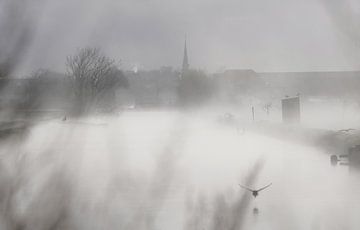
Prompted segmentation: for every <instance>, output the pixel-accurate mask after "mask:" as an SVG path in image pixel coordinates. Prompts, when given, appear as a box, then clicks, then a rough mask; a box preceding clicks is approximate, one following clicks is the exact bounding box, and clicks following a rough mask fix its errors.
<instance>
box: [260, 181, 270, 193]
mask: <svg viewBox="0 0 360 230" xmlns="http://www.w3.org/2000/svg"><path fill="white" fill-rule="evenodd" d="M270 185H272V183H270V184H268V185H266V186H265V187H262V188H260V189H258V190H256V191H258V192H260V191H261V190H264V189H266V188H267V187H269V186H270Z"/></svg>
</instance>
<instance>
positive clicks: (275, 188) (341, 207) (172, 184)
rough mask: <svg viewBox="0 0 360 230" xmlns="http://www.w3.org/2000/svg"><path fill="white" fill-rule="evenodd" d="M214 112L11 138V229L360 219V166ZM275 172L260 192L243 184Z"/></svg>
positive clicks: (38, 129)
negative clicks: (335, 161) (354, 168)
mask: <svg viewBox="0 0 360 230" xmlns="http://www.w3.org/2000/svg"><path fill="white" fill-rule="evenodd" d="M209 113H210V114H215V113H216V111H207V113H203V112H201V113H199V112H197V113H195V114H194V113H191V112H176V111H143V112H126V113H124V114H122V115H121V116H119V117H108V118H104V117H102V118H99V117H98V118H88V119H86V120H83V121H82V122H79V121H75V120H74V121H66V122H63V121H48V122H41V123H39V124H37V125H35V126H34V127H32V128H31V129H30V130H29V131H28V132H27V133H26V134H24V135H21V136H15V137H12V138H10V139H8V140H7V141H6V142H4V143H3V144H2V147H1V159H2V167H1V170H2V173H1V175H2V176H1V182H0V183H2V186H1V187H2V191H1V194H2V199H1V205H2V207H3V208H4V209H2V210H4V211H5V212H4V211H3V212H2V217H1V220H2V221H1V222H2V225H3V226H4V227H3V229H7V228H5V226H6V225H7V226H12V227H10V228H8V229H15V227H16V229H18V227H22V228H23V229H119V228H126V229H169V228H171V229H204V228H211V229H212V228H214V229H218V228H219V227H221V228H224V229H289V228H291V229H339V228H340V229H357V228H358V227H359V224H360V223H359V222H358V219H357V214H356V213H357V211H358V210H359V208H360V206H359V205H360V200H359V197H358V195H357V194H358V192H359V190H360V184H359V182H358V179H357V178H358V173H357V172H353V173H351V174H350V173H349V169H348V168H347V167H346V166H344V167H336V168H334V167H332V166H331V165H330V162H329V156H328V155H327V154H325V153H324V152H323V151H321V150H320V149H318V148H315V147H313V146H311V145H305V144H300V143H297V142H292V141H288V140H282V139H279V138H273V137H271V136H267V135H264V134H262V133H257V132H254V131H253V130H251V129H245V128H244V130H242V131H241V132H239V130H238V129H237V128H236V127H232V126H227V125H225V126H224V125H223V124H221V123H218V122H217V121H216V119H211V118H210V116H209ZM203 115H205V116H203ZM204 117H205V118H204ZM14 142H15V143H16V144H14ZM270 182H272V183H273V184H272V186H270V187H269V188H268V189H267V190H265V191H262V192H261V193H260V195H259V197H257V198H256V199H254V198H253V197H251V195H250V193H248V191H246V190H243V189H241V188H240V187H239V186H238V184H246V185H247V186H251V187H261V186H264V185H265V184H268V183H270ZM254 208H257V209H258V213H254Z"/></svg>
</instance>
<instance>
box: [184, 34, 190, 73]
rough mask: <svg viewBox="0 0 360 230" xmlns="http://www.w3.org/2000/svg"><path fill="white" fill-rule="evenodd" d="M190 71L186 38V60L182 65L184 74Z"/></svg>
mask: <svg viewBox="0 0 360 230" xmlns="http://www.w3.org/2000/svg"><path fill="white" fill-rule="evenodd" d="M188 70H189V59H188V55H187V47H186V38H185V47H184V58H183V64H182V72H186V71H188Z"/></svg>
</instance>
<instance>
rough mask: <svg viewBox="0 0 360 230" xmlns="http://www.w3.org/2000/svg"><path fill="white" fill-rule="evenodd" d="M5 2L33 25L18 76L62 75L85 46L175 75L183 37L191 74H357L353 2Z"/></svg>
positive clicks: (128, 63)
mask: <svg viewBox="0 0 360 230" xmlns="http://www.w3.org/2000/svg"><path fill="white" fill-rule="evenodd" d="M2 2H3V3H2V7H1V8H2V11H4V12H8V11H9V8H13V7H12V6H11V7H9V6H8V5H9V4H8V3H9V2H10V3H12V4H13V5H14V2H19V4H16V3H15V5H16V9H17V12H16V16H14V17H15V18H16V20H15V22H16V21H18V20H20V22H18V23H21V20H23V19H24V23H21V24H20V25H21V26H25V28H28V27H30V28H31V27H33V26H34V25H31V23H32V22H33V21H35V22H36V23H35V26H34V27H35V29H34V30H31V32H32V35H31V38H32V39H31V41H30V42H29V44H28V46H27V48H26V53H25V54H26V55H25V56H24V57H23V58H22V59H23V60H22V61H21V65H20V66H19V69H18V72H17V73H18V75H21V76H24V75H25V76H26V75H27V74H28V73H29V72H31V71H34V70H36V69H38V68H49V69H55V70H57V71H64V69H65V68H64V61H63V60H64V59H65V58H66V57H67V56H68V55H70V54H71V53H74V52H75V50H76V49H77V48H80V47H84V46H96V47H101V48H103V49H104V50H105V51H106V52H107V53H108V54H109V55H110V56H114V57H115V59H117V60H121V63H122V65H123V66H124V67H126V68H129V69H131V68H133V67H134V66H136V67H138V68H141V69H155V68H159V67H161V66H175V67H179V66H180V63H181V55H182V44H183V40H184V37H185V36H187V37H188V40H189V42H188V45H189V48H190V54H191V61H192V64H193V66H197V67H198V68H201V69H205V70H208V71H211V72H213V71H219V70H222V69H224V68H229V69H231V68H245V69H248V68H250V69H255V70H257V71H271V72H273V71H323V70H332V71H336V70H356V69H358V67H359V65H358V61H357V60H359V55H358V53H359V46H358V45H357V42H356V40H358V39H357V38H358V35H357V31H358V25H357V21H359V20H358V17H357V15H358V9H359V6H358V2H357V1H356V0H347V1H342V2H341V3H339V2H335V1H330V0H306V1H301V2H299V1H294V0H292V1H286V2H283V1H249V0H242V1H232V0H227V1H225V2H224V1H218V0H206V1H203V0H198V1H188V0H187V1H181V2H178V1H159V0H150V1H142V0H138V1H132V0H122V1H115V0H105V1H101V2H99V1H88V0H75V1H74V0H71V1H70V0H65V1H51V0H47V1H44V0H41V1H28V0H21V1H19V0H17V1H9V0H2ZM18 5H20V6H18ZM22 9H25V10H22ZM5 14H7V13H5ZM2 15H3V14H2ZM17 16H20V19H19V17H17ZM22 18H23V19H22ZM10 20H11V22H12V23H13V21H14V20H13V18H11V19H10ZM2 23H3V21H2ZM29 24H30V25H29ZM208 25H211V27H209V26H208ZM3 31H4V30H3ZM2 34H3V33H2ZM3 36H5V37H7V36H9V35H8V34H7V33H5V35H3ZM349 36H350V37H351V38H350V39H349Z"/></svg>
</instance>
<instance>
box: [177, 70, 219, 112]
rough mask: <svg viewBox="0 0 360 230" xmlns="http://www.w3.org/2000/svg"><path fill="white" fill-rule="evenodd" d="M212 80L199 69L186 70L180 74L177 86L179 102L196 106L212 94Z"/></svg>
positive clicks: (183, 104)
mask: <svg viewBox="0 0 360 230" xmlns="http://www.w3.org/2000/svg"><path fill="white" fill-rule="evenodd" d="M212 91H213V82H212V80H211V79H210V78H209V77H208V76H206V74H205V73H204V72H202V71H199V70H188V71H186V72H184V73H183V74H182V75H181V79H180V81H179V86H178V99H179V104H180V105H182V106H196V105H200V104H202V103H204V102H206V101H207V100H208V99H209V98H210V97H211V94H212Z"/></svg>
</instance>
